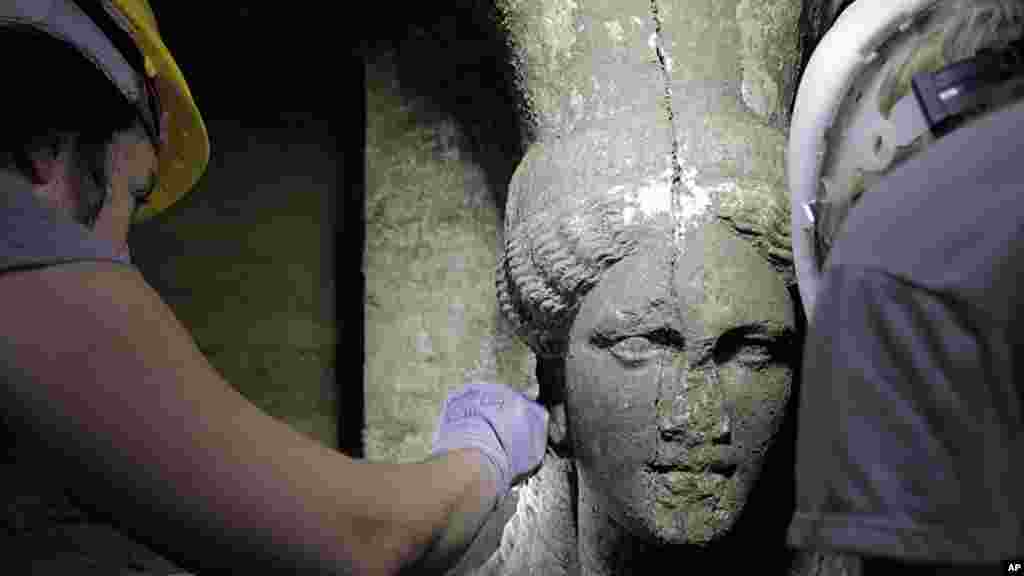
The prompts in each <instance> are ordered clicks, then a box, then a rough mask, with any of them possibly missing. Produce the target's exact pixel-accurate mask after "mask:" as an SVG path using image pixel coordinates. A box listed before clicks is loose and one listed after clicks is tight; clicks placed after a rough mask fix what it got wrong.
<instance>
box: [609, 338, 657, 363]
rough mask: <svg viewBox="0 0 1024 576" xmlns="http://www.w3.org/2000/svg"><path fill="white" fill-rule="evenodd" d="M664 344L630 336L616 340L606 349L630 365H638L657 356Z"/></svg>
mask: <svg viewBox="0 0 1024 576" xmlns="http://www.w3.org/2000/svg"><path fill="white" fill-rule="evenodd" d="M664 349H665V348H664V346H662V345H661V344H656V343H654V342H651V341H650V340H648V339H647V338H644V337H642V336H631V337H629V338H626V339H624V340H620V341H618V342H616V343H615V344H614V345H613V346H611V347H609V348H608V350H609V351H610V352H611V353H612V355H613V356H615V357H616V358H618V359H619V360H621V361H622V362H623V363H625V364H627V365H630V366H640V365H642V364H644V363H645V362H647V361H649V360H653V359H654V358H657V357H658V355H659V354H661V353H662V352H663V351H664Z"/></svg>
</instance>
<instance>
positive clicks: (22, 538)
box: [0, 171, 185, 576]
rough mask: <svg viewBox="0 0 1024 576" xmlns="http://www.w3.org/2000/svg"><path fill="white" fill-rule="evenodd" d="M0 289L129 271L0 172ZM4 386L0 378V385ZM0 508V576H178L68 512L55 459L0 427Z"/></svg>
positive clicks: (154, 557)
mask: <svg viewBox="0 0 1024 576" xmlns="http://www.w3.org/2000/svg"><path fill="white" fill-rule="evenodd" d="M0 230H2V232H0V281H2V278H3V275H4V274H5V273H8V272H11V271H14V270H24V269H30V268H41V267H44V266H53V265H59V264H63V263H69V262H79V261H104V262H116V263H119V264H123V265H126V266H131V265H132V263H131V260H130V258H129V257H128V256H122V255H118V254H117V253H116V251H115V250H114V248H113V247H112V246H110V245H109V244H108V243H106V242H104V241H101V240H98V239H96V238H93V237H92V236H91V235H90V233H89V231H88V230H87V229H86V228H85V227H84V226H82V225H81V224H79V223H78V222H75V221H74V220H73V219H71V218H70V217H68V216H66V215H64V214H62V213H58V212H57V211H56V210H54V209H51V208H49V207H47V206H46V205H45V204H44V203H43V202H42V201H40V200H39V199H38V198H36V197H35V195H34V194H33V193H32V190H31V188H30V187H29V185H28V183H27V182H25V181H24V180H20V179H18V178H16V177H15V176H13V175H11V174H9V173H5V172H3V171H0ZM2 379H3V375H2V373H0V380H2ZM0 440H2V441H3V444H4V448H6V450H4V452H3V453H2V455H0V477H2V478H3V480H2V482H0V485H2V486H3V487H4V491H3V493H2V494H0V502H2V504H3V506H4V508H3V510H4V513H5V515H4V519H5V528H6V530H5V531H4V533H3V536H2V538H3V539H4V540H6V542H4V543H3V544H2V549H3V550H4V559H3V564H4V567H5V568H4V570H3V571H4V572H5V573H8V571H9V573H12V574H75V575H96V576H100V575H102V576H115V575H128V574H135V575H143V574H145V575H149V576H170V575H184V574H185V572H184V570H182V569H180V568H178V567H176V566H174V565H173V564H172V563H171V562H169V561H167V560H166V559H164V558H162V557H161V556H159V555H158V554H156V553H155V552H153V551H152V550H150V549H149V548H148V547H146V546H144V545H142V544H141V543H138V542H136V541H134V540H132V539H131V538H129V537H128V536H126V535H123V534H122V533H120V532H119V531H118V530H117V529H116V528H114V527H113V526H110V525H109V524H108V523H105V522H103V521H100V520H95V519H91V518H90V517H89V514H88V513H86V512H85V511H83V510H80V509H79V508H77V507H76V506H74V505H73V504H72V501H71V500H70V499H69V498H68V497H67V496H66V484H64V483H62V481H64V480H65V478H66V474H65V473H63V472H62V471H61V470H60V466H59V459H56V458H54V457H53V456H52V455H50V454H48V453H44V452H41V451H40V450H38V449H34V448H29V447H28V446H27V445H24V444H25V443H24V442H22V443H19V442H18V439H17V437H16V436H15V434H14V433H13V431H12V430H10V429H9V428H8V427H7V426H6V425H3V426H0Z"/></svg>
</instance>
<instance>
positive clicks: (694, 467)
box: [648, 443, 744, 477]
mask: <svg viewBox="0 0 1024 576" xmlns="http://www.w3.org/2000/svg"><path fill="white" fill-rule="evenodd" d="M666 444H669V445H668V446H661V447H659V450H658V455H657V457H656V458H655V459H654V460H653V461H651V462H649V463H648V467H649V468H650V469H651V470H652V471H655V472H691V473H707V472H711V473H714V474H718V475H721V476H725V477H730V476H732V475H733V474H734V473H735V472H736V469H737V468H738V467H739V465H740V464H741V463H742V462H743V459H744V454H743V451H742V450H740V449H739V448H737V447H735V446H724V445H717V444H703V445H698V446H692V447H688V448H687V447H684V446H682V445H680V444H676V443H666Z"/></svg>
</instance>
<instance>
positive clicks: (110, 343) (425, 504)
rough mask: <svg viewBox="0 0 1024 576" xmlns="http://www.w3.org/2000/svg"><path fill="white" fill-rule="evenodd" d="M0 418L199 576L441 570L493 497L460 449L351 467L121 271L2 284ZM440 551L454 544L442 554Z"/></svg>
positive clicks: (76, 271)
mask: <svg viewBox="0 0 1024 576" xmlns="http://www.w3.org/2000/svg"><path fill="white" fill-rule="evenodd" d="M0 318H2V319H3V321H2V322H0V365H2V366H3V367H4V370H3V375H4V376H3V377H4V378H5V379H7V381H6V382H5V383H4V385H3V386H2V388H0V389H2V394H3V396H2V397H0V398H2V403H3V411H4V416H6V417H7V418H8V421H9V423H10V425H11V426H13V427H14V430H15V432H16V433H17V434H18V436H19V437H23V436H26V435H27V436H29V437H33V438H36V439H38V440H39V441H41V442H42V443H43V445H44V446H45V447H46V448H47V449H48V450H49V451H50V453H52V454H53V457H54V459H55V462H54V463H55V467H56V469H57V470H60V471H61V472H62V473H64V474H66V477H67V478H68V480H69V484H71V485H72V488H73V493H75V494H76V495H77V497H78V498H79V499H80V500H81V501H83V503H85V504H86V505H87V506H90V507H94V508H96V509H99V510H105V511H107V512H108V514H109V516H110V517H111V518H112V519H115V520H116V522H117V524H118V526H119V527H120V528H122V529H123V530H125V531H126V532H127V533H128V534H130V535H133V536H135V537H136V538H138V539H140V540H141V541H143V542H146V543H148V544H149V545H151V546H152V547H153V548H154V549H156V550H157V551H159V552H161V553H163V554H165V555H166V556H167V557H168V558H170V559H171V560H173V561H175V562H177V563H179V564H180V565H181V566H182V567H183V568H186V569H190V570H195V571H197V572H201V573H202V574H204V575H206V574H216V573H222V572H225V573H245V572H254V573H289V574H395V573H398V572H399V571H400V570H402V569H403V568H405V567H409V566H412V565H415V564H417V563H421V561H424V560H425V557H424V555H425V554H427V553H428V552H429V553H430V558H433V559H438V558H440V559H447V560H446V561H450V562H454V561H455V560H457V558H455V557H454V555H457V551H458V550H460V549H462V548H463V547H464V546H465V545H466V544H467V543H468V541H469V539H471V538H472V536H473V534H474V532H475V530H476V528H477V527H478V526H479V525H480V524H482V522H483V520H484V519H485V518H486V514H487V513H488V512H489V511H490V509H491V507H492V505H493V495H494V494H496V493H497V491H496V489H495V488H494V486H493V484H492V483H491V482H493V480H492V479H491V477H490V475H489V474H486V473H482V470H483V469H484V465H483V464H482V456H481V455H480V453H479V452H478V451H476V450H456V451H452V452H449V453H447V454H444V455H441V456H438V457H435V458H432V459H430V460H429V461H427V462H425V463H418V464H386V463H368V462H360V461H356V460H353V459H351V458H348V457H346V456H345V455H343V454H341V453H339V452H336V451H334V450H331V449H329V448H328V447H326V446H323V445H322V444H319V443H317V442H315V441H313V440H311V439H309V438H307V437H305V436H303V435H302V434H300V433H298V432H296V431H295V430H293V429H292V428H290V427H289V426H288V425H286V424H285V423H283V422H281V421H279V420H276V419H274V418H273V417H271V416H269V415H268V414H266V413H265V412H263V411H261V410H260V409H258V408H257V407H256V406H255V405H253V404H252V403H251V402H249V401H248V400H247V399H246V398H244V397H243V396H242V395H241V394H239V393H238V392H237V391H236V390H234V389H233V388H232V387H231V386H230V385H229V383H228V382H226V381H225V380H224V379H223V378H222V377H221V376H220V375H219V374H218V373H217V371H216V370H215V369H214V368H213V367H212V366H211V365H210V364H209V363H208V362H207V360H206V358H205V357H204V356H203V354H202V353H201V352H200V351H199V350H198V348H197V346H196V345H195V343H194V341H193V339H192V338H191V336H190V335H189V334H188V332H187V331H186V329H185V328H184V327H183V326H182V324H181V323H180V322H179V321H178V320H177V319H176V318H175V316H174V315H173V313H172V312H171V310H170V309H169V308H168V307H167V306H166V305H165V304H164V302H163V301H162V300H161V299H160V297H159V296H158V295H157V294H156V292H155V291H154V290H153V289H152V288H151V287H150V286H149V285H148V284H147V283H146V282H145V280H144V279H143V278H142V276H141V275H140V274H139V273H138V272H137V271H136V270H134V269H131V268H127V267H123V266H119V265H114V264H107V263H76V264H69V265H62V266H57V267H51V268H45V269H38V270H31V271H24V272H18V273H10V274H6V275H4V276H0ZM453 551H455V552H456V554H454V555H453V554H452V552H453Z"/></svg>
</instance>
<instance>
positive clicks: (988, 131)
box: [789, 103, 1024, 564]
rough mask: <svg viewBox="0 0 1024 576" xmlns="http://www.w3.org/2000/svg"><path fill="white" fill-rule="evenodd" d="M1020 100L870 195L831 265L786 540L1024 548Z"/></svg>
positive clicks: (904, 550)
mask: <svg viewBox="0 0 1024 576" xmlns="http://www.w3.org/2000/svg"><path fill="white" fill-rule="evenodd" d="M1022 128H1024V103H1020V104H1015V105H1013V106H1012V107H1011V108H1008V109H1006V110H1002V111H1000V112H996V113H993V114H990V115H988V116H985V117H983V118H981V119H979V120H977V121H976V122H975V123H973V124H971V125H968V126H965V127H963V128H961V129H959V130H958V131H956V132H953V133H951V134H949V135H948V136H946V137H945V138H943V139H941V140H939V141H937V142H936V143H935V144H933V145H932V146H931V147H930V148H929V149H928V150H927V151H926V152H925V153H923V154H921V155H919V156H918V157H915V158H913V159H912V160H911V161H909V162H908V163H907V164H906V165H904V166H902V167H900V168H899V169H897V170H895V171H894V172H893V173H892V174H891V175H890V176H889V177H887V178H886V179H885V180H884V181H882V182H881V183H880V184H879V185H878V186H876V187H875V188H872V189H871V190H870V191H868V193H866V194H865V195H864V197H863V199H862V200H861V202H860V203H859V204H858V205H857V206H856V207H854V208H853V210H852V211H851V212H850V215H849V217H848V219H847V221H846V222H845V223H844V225H843V230H842V233H841V235H840V238H839V240H838V241H837V243H836V245H835V247H834V248H833V250H832V252H831V253H830V255H829V260H828V261H827V262H826V266H825V273H824V277H823V284H822V288H821V292H820V294H819V301H818V302H819V303H818V304H817V305H816V307H815V316H814V318H812V319H811V322H810V326H809V329H808V336H807V344H806V348H805V354H804V365H803V372H802V378H801V390H800V398H799V406H798V410H799V418H798V429H797V434H798V441H797V473H796V478H797V480H796V482H797V485H796V488H797V491H796V498H797V511H796V514H795V516H794V518H793V521H792V523H791V525H790V529H789V542H790V544H792V545H794V546H796V547H799V548H826V549H833V550H839V551H847V552H853V553H857V554H860V555H864V556H879V557H891V558H897V559H905V560H913V559H917V560H925V561H933V562H939V563H947V564H957V563H975V562H978V563H998V562H1001V561H1005V560H1008V559H1011V558H1020V557H1022V555H1024V458H1022V457H1024V402H1022V390H1024V388H1022V386H1024V381H1022V378H1024V372H1022V369H1024V364H1022V362H1024V346H1022V342H1024V339H1022V335H1021V333H1020V332H1018V330H1021V329H1024V325H1022V324H1021V320H1022V319H1024V318H1022V312H1024V291H1021V286H1022V280H1024V252H1022V250H1024V130H1022Z"/></svg>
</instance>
